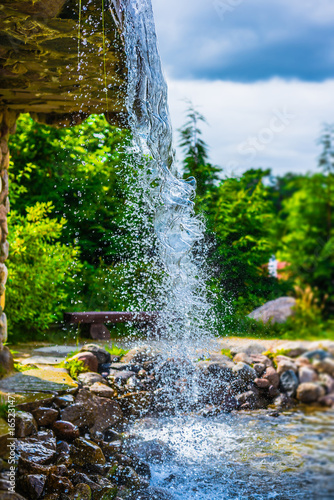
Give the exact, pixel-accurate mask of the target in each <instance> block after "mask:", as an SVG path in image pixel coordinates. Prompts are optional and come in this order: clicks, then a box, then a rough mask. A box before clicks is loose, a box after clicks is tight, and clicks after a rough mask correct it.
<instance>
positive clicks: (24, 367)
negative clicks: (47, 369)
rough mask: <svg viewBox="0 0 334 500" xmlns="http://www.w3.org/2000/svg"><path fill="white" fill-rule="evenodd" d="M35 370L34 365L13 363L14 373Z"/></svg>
mask: <svg viewBox="0 0 334 500" xmlns="http://www.w3.org/2000/svg"><path fill="white" fill-rule="evenodd" d="M34 368H36V366H35V365H22V364H21V363H14V371H16V372H26V371H28V370H33V369H34Z"/></svg>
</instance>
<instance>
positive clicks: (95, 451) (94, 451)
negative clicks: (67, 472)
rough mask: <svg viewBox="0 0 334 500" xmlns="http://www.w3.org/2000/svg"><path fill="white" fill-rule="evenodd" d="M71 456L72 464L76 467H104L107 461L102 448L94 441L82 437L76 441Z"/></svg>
mask: <svg viewBox="0 0 334 500" xmlns="http://www.w3.org/2000/svg"><path fill="white" fill-rule="evenodd" d="M70 454H71V459H72V462H73V463H74V464H75V465H80V466H84V465H87V464H93V465H95V464H100V465H104V464H105V463H106V459H105V456H104V455H103V452H102V450H101V448H100V447H99V446H98V445H97V444H96V443H94V442H93V441H89V440H88V439H84V438H82V437H79V438H77V439H76V440H75V441H74V443H73V446H72V448H71V452H70Z"/></svg>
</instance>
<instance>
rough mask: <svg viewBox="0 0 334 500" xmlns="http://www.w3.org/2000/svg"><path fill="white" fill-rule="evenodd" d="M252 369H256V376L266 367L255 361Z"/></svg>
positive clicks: (259, 375)
mask: <svg viewBox="0 0 334 500" xmlns="http://www.w3.org/2000/svg"><path fill="white" fill-rule="evenodd" d="M253 368H254V370H255V371H256V374H257V376H258V377H261V375H262V373H263V372H264V370H265V369H266V367H265V365H264V364H262V363H255V364H254V365H253Z"/></svg>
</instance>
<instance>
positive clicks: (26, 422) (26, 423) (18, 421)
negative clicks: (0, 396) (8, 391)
mask: <svg viewBox="0 0 334 500" xmlns="http://www.w3.org/2000/svg"><path fill="white" fill-rule="evenodd" d="M31 434H37V424H36V421H35V419H34V417H33V416H32V414H31V413H28V412H26V411H17V412H16V414H15V437H17V438H23V437H27V436H30V435H31Z"/></svg>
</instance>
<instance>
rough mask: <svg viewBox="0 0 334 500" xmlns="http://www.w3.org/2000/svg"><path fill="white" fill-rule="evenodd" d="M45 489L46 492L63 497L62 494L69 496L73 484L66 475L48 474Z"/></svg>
mask: <svg viewBox="0 0 334 500" xmlns="http://www.w3.org/2000/svg"><path fill="white" fill-rule="evenodd" d="M46 489H47V492H50V493H57V494H58V495H60V498H64V495H66V496H69V495H71V493H72V492H73V484H72V483H71V481H70V480H69V479H68V478H67V477H64V476H58V475H57V474H49V475H48V478H47V484H46ZM58 498H59V496H58Z"/></svg>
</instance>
